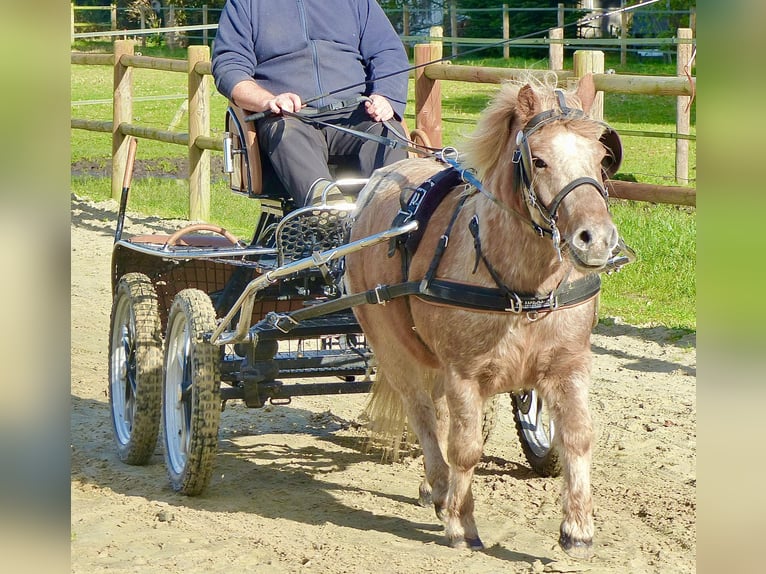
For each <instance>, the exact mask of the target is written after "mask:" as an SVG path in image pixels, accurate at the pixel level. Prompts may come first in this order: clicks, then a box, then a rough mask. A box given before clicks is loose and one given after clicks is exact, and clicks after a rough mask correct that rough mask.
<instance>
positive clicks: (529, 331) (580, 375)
mask: <svg viewBox="0 0 766 574" xmlns="http://www.w3.org/2000/svg"><path fill="white" fill-rule="evenodd" d="M549 83H551V82H549ZM595 95H596V94H595V88H594V85H593V80H592V78H591V77H590V76H586V77H585V78H583V79H582V80H581V81H580V82H579V84H578V86H577V88H576V90H572V91H569V92H566V93H564V92H562V91H561V90H558V91H555V90H554V86H551V85H546V84H545V82H539V81H536V80H533V79H531V78H530V79H529V80H527V81H526V83H525V84H524V85H519V84H512V83H508V84H505V85H503V86H502V87H501V88H500V90H499V92H498V93H497V95H496V96H495V97H494V99H493V100H492V101H491V102H490V104H489V106H488V107H487V108H486V109H485V110H484V112H483V113H482V114H481V117H480V119H479V121H478V123H477V126H476V129H475V131H474V133H473V134H472V135H471V136H470V138H469V139H468V141H467V144H466V149H465V150H464V152H463V153H462V154H461V155H460V162H459V169H461V170H463V169H464V170H465V172H463V173H466V174H471V175H472V176H473V177H474V178H475V179H473V180H471V179H470V178H469V183H463V182H461V183H459V184H458V185H456V186H454V189H451V191H450V192H449V193H448V194H447V195H446V197H445V198H444V199H443V201H442V202H441V203H440V204H439V205H438V207H436V209H435V210H434V211H433V214H432V216H431V217H430V221H428V223H427V226H426V227H425V229H423V228H422V226H421V228H420V229H419V231H418V233H422V237H420V240H419V244H418V245H417V248H416V249H415V250H414V251H412V250H411V251H409V252H408V251H407V249H406V248H405V246H404V245H399V246H398V247H396V248H394V246H389V245H378V246H375V247H372V248H370V249H368V250H365V251H363V252H358V253H355V254H352V255H349V256H348V257H347V260H346V275H345V281H346V286H347V289H348V292H349V293H358V292H362V291H367V290H371V289H375V288H376V286H380V285H395V284H400V283H402V282H412V284H418V283H419V284H421V285H426V284H428V285H431V286H434V285H436V286H439V283H440V282H442V285H441V287H444V289H443V290H444V291H446V292H448V296H447V297H442V296H440V295H439V293H438V292H437V291H438V289H437V290H435V289H430V288H428V286H426V288H424V289H423V290H422V292H418V293H415V294H410V295H408V296H403V297H399V298H394V299H391V300H388V301H387V302H386V304H385V305H384V304H377V305H375V304H372V305H361V306H358V307H355V309H354V312H355V313H356V315H357V318H358V320H359V323H360V324H361V326H362V328H363V329H364V332H365V334H366V335H367V338H368V342H369V343H370V345H371V347H372V349H373V351H374V353H375V357H376V359H377V362H378V380H377V381H376V385H375V386H374V388H373V395H372V397H373V401H374V404H375V405H376V406H374V407H373V409H372V411H373V412H372V416H373V417H375V415H376V413H380V412H384V411H385V412H388V413H389V414H390V413H391V412H397V409H399V410H400V412H401V413H402V414H403V415H406V418H407V425H408V428H410V429H412V430H413V431H414V432H415V434H416V435H417V438H418V440H419V443H420V445H421V447H422V450H423V455H424V465H425V481H424V483H423V485H422V486H421V499H428V500H431V501H432V502H433V505H434V508H435V510H436V514H437V516H438V517H439V518H440V519H441V520H442V521H443V522H444V525H445V534H446V537H447V541H448V543H449V544H450V545H451V546H453V547H458V548H462V547H468V548H472V549H481V548H483V545H482V542H481V539H480V537H479V533H478V531H477V528H476V523H475V521H474V500H473V494H472V491H471V481H472V477H473V472H474V467H475V466H476V464H477V463H478V462H479V459H480V457H481V455H482V449H483V441H482V432H481V428H482V413H483V407H484V404H485V402H486V401H487V400H488V399H489V398H490V397H492V396H493V395H496V394H498V393H507V392H509V391H512V390H520V389H536V390H537V392H538V393H539V395H540V396H541V397H542V398H543V399H544V401H545V404H546V405H547V407H548V408H549V409H550V414H551V417H552V420H553V421H554V423H555V428H556V434H555V440H556V441H557V445H556V446H557V448H558V450H559V457H560V459H561V464H562V474H563V482H564V485H563V492H562V502H563V521H562V523H561V527H560V535H559V544H560V546H561V547H562V548H563V549H564V550H565V551H566V552H567V553H569V554H570V555H572V556H575V557H589V556H591V555H592V539H593V502H592V498H591V485H590V465H591V450H592V443H593V430H592V424H591V416H590V412H589V409H588V386H589V382H590V362H591V357H590V333H591V329H592V327H593V324H594V318H595V316H596V313H597V294H598V288H599V285H600V282H599V281H598V272H599V271H600V270H603V268H604V266H605V265H606V264H607V261H608V260H609V258H610V256H611V255H612V253H613V250H615V248H616V245H617V243H618V233H617V230H616V228H615V226H614V225H613V223H612V219H611V216H610V214H609V211H608V208H607V203H606V191H605V189H604V188H603V176H604V166H608V165H609V163H610V162H612V161H614V160H615V157H613V156H619V155H620V154H619V150H615V149H610V148H609V144H605V143H604V142H605V141H607V139H605V137H604V136H605V134H606V133H609V132H610V130H609V129H608V126H606V125H605V124H603V123H602V122H598V121H595V120H593V119H591V118H589V117H588V115H587V113H588V111H589V110H590V108H591V106H592V104H593V101H594V99H595ZM611 133H612V134H613V132H611ZM613 135H614V136H616V134H613ZM609 141H613V139H612V140H609ZM617 141H619V139H618V140H617ZM612 147H613V148H614V146H612ZM445 167H447V166H446V165H445V164H444V163H443V162H442V161H439V160H437V159H433V158H419V159H406V160H403V161H400V162H398V163H396V164H393V165H391V166H388V167H385V168H382V169H380V170H378V171H377V172H375V174H373V176H372V178H371V179H370V181H369V182H368V184H367V185H366V187H365V188H364V189H363V190H362V192H361V193H360V196H359V198H358V201H357V211H356V213H355V222H354V225H353V228H352V232H351V234H352V236H351V239H352V240H354V239H357V238H361V237H365V236H367V235H371V234H373V233H376V232H379V231H382V230H384V229H386V228H388V227H390V226H391V224H392V221H394V220H395V218H396V217H397V214H398V213H399V212H400V211H402V210H404V207H405V206H406V205H407V202H408V199H409V198H410V197H411V196H412V195H413V193H414V192H415V190H416V189H417V188H418V187H419V186H421V184H422V182H423V181H424V180H427V179H429V178H431V177H432V176H434V175H435V174H437V173H438V172H441V171H442V170H444V169H445ZM607 172H608V170H607ZM471 181H472V182H473V183H474V184H473V185H472V184H471ZM421 223H424V222H421ZM445 235H446V236H448V239H446V240H445V239H444V236H445ZM437 252H438V255H435V254H437ZM594 278H595V280H594ZM445 286H446V287H445ZM575 292H576V293H575ZM464 294H467V295H466V301H467V302H466V304H465V305H463V304H461V303H460V301H459V300H460V299H461V297H463V295H464ZM487 294H489V295H491V296H492V297H491V298H492V299H493V301H495V303H493V305H494V307H493V306H492V305H484V304H483V303H482V304H477V300H479V299H481V298H482V297H483V296H484V295H487ZM455 299H457V300H458V301H457V302H456V301H455ZM498 300H500V301H503V300H505V301H507V303H506V304H505V305H503V304H500V305H497V301H498ZM482 301H483V299H482ZM381 302H382V301H381Z"/></svg>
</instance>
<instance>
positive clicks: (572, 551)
mask: <svg viewBox="0 0 766 574" xmlns="http://www.w3.org/2000/svg"><path fill="white" fill-rule="evenodd" d="M559 546H561V549H562V550H563V551H564V552H566V553H567V554H568V555H569V556H571V557H572V558H577V559H578V560H588V559H589V558H593V541H592V540H576V539H574V538H572V537H571V536H570V535H569V534H565V533H564V532H562V533H561V535H560V536H559Z"/></svg>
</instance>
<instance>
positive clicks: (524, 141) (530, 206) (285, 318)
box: [262, 90, 634, 333]
mask: <svg viewBox="0 0 766 574" xmlns="http://www.w3.org/2000/svg"><path fill="white" fill-rule="evenodd" d="M555 93H556V96H557V100H558V105H559V110H558V111H557V110H546V111H544V112H541V113H539V114H537V115H536V116H534V117H533V118H532V119H531V120H530V121H529V122H528V123H527V124H526V125H525V126H524V128H523V129H522V130H520V131H519V132H518V134H517V138H516V144H517V148H516V150H515V151H514V154H513V159H512V161H513V164H514V170H515V177H514V180H515V182H516V183H515V185H516V191H517V192H518V193H521V194H522V196H523V198H524V203H525V205H526V207H527V212H528V213H527V215H528V217H524V216H523V215H522V214H521V213H519V212H517V211H515V210H513V209H510V208H509V207H508V206H506V205H505V204H503V203H501V202H500V201H499V200H498V199H497V198H496V197H495V196H494V195H493V194H491V193H490V192H488V191H487V190H485V189H484V187H483V186H482V184H481V182H480V181H479V180H478V179H477V178H476V177H475V175H473V174H472V173H471V172H470V171H468V170H465V169H463V168H462V167H461V166H460V164H459V163H458V162H457V159H456V157H457V152H456V150H454V149H452V148H446V149H444V150H441V152H439V153H438V154H435V155H436V157H437V159H438V160H440V161H442V162H443V163H445V164H446V165H447V167H445V169H443V170H441V171H439V172H438V173H436V174H435V175H433V176H431V177H430V178H428V179H427V180H426V181H424V182H423V183H421V184H420V185H419V186H418V187H417V188H416V189H415V191H414V192H413V193H412V194H411V195H410V197H409V198H408V199H407V201H406V203H405V202H402V205H401V207H400V210H399V212H398V213H397V215H396V217H395V218H394V221H393V223H392V226H393V227H398V226H401V225H403V224H405V223H407V222H409V221H411V220H417V221H418V224H419V225H418V229H417V230H416V231H413V232H410V233H409V234H407V235H404V236H401V237H397V238H395V239H392V240H391V243H390V244H389V251H388V255H389V257H391V256H393V255H394V254H395V253H396V251H397V250H398V251H399V252H400V253H401V257H402V277H403V278H404V279H406V278H407V276H408V275H409V273H408V271H409V265H410V262H411V260H412V257H413V255H414V254H415V252H416V250H417V248H418V246H419V244H420V241H421V239H422V237H423V233H424V232H425V228H426V226H427V225H428V221H429V219H430V217H431V216H432V215H433V213H434V212H435V211H436V209H437V207H438V206H439V205H440V204H441V202H442V201H443V200H444V199H445V198H446V197H447V195H449V194H450V193H452V192H454V191H455V190H457V189H458V188H459V187H460V185H461V184H464V188H463V189H464V193H463V195H462V196H461V197H460V198H459V200H458V202H457V204H456V207H455V210H454V212H453V214H452V216H451V218H450V221H449V223H448V224H447V227H446V229H445V230H444V233H443V234H442V235H441V237H440V238H439V242H438V244H437V246H436V249H435V252H434V255H433V258H432V259H431V263H430V264H429V267H428V271H427V272H426V274H425V276H424V277H423V279H421V280H419V281H402V282H401V283H396V284H393V285H377V286H376V287H374V288H373V289H370V290H368V291H364V292H361V293H357V294H354V295H347V296H343V297H340V298H339V299H335V300H331V301H327V302H324V303H319V304H316V305H312V306H311V307H307V308H304V309H299V310H297V311H293V312H291V313H289V314H278V313H273V312H272V313H268V314H267V315H266V317H265V318H264V320H263V322H262V323H263V324H264V327H265V328H269V327H273V328H276V329H278V330H280V331H282V332H285V333H286V332H288V331H290V330H291V329H292V328H294V327H295V326H297V325H298V323H299V322H300V321H301V320H305V319H309V318H312V317H317V316H320V315H326V314H329V313H334V312H336V311H340V310H343V309H348V308H351V307H354V306H356V305H360V304H379V305H384V304H385V303H387V302H388V301H391V300H393V299H396V298H399V297H407V296H416V297H418V298H420V299H423V300H425V301H428V302H430V303H436V304H442V305H448V306H453V307H458V308H461V309H468V310H472V311H483V312H492V313H512V314H516V315H521V314H527V317H528V318H529V319H530V320H536V319H537V318H538V315H539V314H540V313H547V312H551V311H555V310H557V309H563V308H568V307H574V306H576V305H579V304H580V303H583V302H585V301H588V300H589V299H592V298H593V297H595V296H596V295H597V294H598V293H599V291H600V290H601V277H600V275H599V274H598V273H591V274H588V275H585V276H584V277H581V278H580V279H576V280H575V281H571V282H570V281H567V279H568V277H569V275H568V274H567V275H566V276H565V277H564V278H563V279H562V281H561V282H560V283H559V285H558V286H557V287H556V288H555V289H553V290H552V291H550V292H549V293H547V294H545V295H541V296H539V295H537V294H534V293H522V292H518V291H515V290H513V289H511V288H510V287H508V286H507V285H505V284H504V282H503V281H502V278H501V277H500V275H499V273H498V272H497V271H496V270H495V268H494V267H493V265H492V264H491V262H490V261H489V260H488V259H487V257H486V256H485V254H484V252H483V250H482V244H481V239H480V222H479V218H478V216H477V215H474V216H473V217H472V218H471V220H470V221H469V224H468V228H469V231H470V233H471V235H472V236H473V240H474V251H475V256H476V262H475V264H474V269H473V271H474V273H475V272H476V270H477V269H478V265H479V263H480V262H481V263H482V264H483V265H484V266H485V268H486V269H487V271H488V273H489V275H490V277H492V280H493V281H494V282H495V284H496V287H483V286H480V285H473V284H466V283H462V282H458V281H451V280H446V279H439V278H436V276H435V275H436V271H437V269H438V267H439V263H440V262H441V259H442V256H443V255H444V252H445V250H446V248H447V245H448V243H449V237H450V234H451V232H452V229H453V227H454V225H455V222H456V221H457V219H458V216H459V214H460V212H461V210H462V209H463V207H464V205H465V203H466V201H467V200H468V198H469V197H472V196H473V195H475V194H476V193H482V194H484V195H486V196H487V197H489V198H490V199H491V200H492V201H493V202H494V203H495V204H496V205H498V206H501V207H502V208H503V209H504V210H506V211H507V212H509V213H511V214H513V215H514V216H518V217H521V218H522V219H524V220H525V221H526V222H527V223H529V224H530V225H531V226H532V228H533V229H534V230H535V231H536V232H537V234H538V235H540V236H541V237H542V236H546V235H547V236H549V237H550V238H551V240H552V241H553V245H554V248H555V249H556V252H557V254H558V257H559V260H561V248H560V241H561V237H560V233H559V231H558V228H557V226H556V222H557V212H558V208H559V206H560V205H561V203H562V201H563V200H564V199H565V198H566V196H567V195H568V194H569V193H571V192H572V191H573V190H574V189H576V188H578V187H580V186H582V185H589V186H591V187H594V188H595V189H596V190H597V191H598V192H599V194H600V195H601V196H602V197H603V198H604V201H607V191H606V188H605V187H604V185H603V184H602V183H601V182H599V181H597V180H595V179H593V178H591V177H580V178H577V179H575V180H573V181H571V182H570V183H568V184H567V185H565V186H564V187H563V188H562V189H561V190H560V191H559V192H558V193H557V194H556V196H555V197H554V199H553V200H552V201H551V203H550V204H549V205H545V204H543V202H542V201H540V199H539V197H538V195H537V193H536V191H535V189H534V179H533V177H532V173H533V168H534V164H533V157H532V154H531V150H530V147H529V141H528V140H529V136H530V135H532V134H533V133H534V132H536V131H537V130H539V129H541V128H542V127H543V126H545V125H548V124H550V123H552V122H554V121H559V120H566V119H580V118H585V113H584V112H583V111H582V110H577V109H573V108H569V107H568V106H566V104H565V101H564V94H563V91H561V90H556V91H555ZM310 121H314V120H310ZM589 121H597V120H592V119H590V118H589ZM599 123H601V124H603V125H604V126H605V131H604V135H602V137H601V142H602V144H603V145H604V146H605V147H606V148H607V151H608V152H609V153H608V154H607V156H606V157H605V160H604V162H603V163H602V168H603V170H604V172H605V174H606V175H607V176H609V175H611V174H612V173H614V172H616V171H617V169H618V167H619V163H620V161H621V158H622V146H621V143H620V139H619V136H618V135H617V133H616V132H615V131H614V130H613V129H612V128H611V127H609V126H608V125H607V124H604V123H603V122H599ZM371 135H372V134H365V137H367V138H368V139H372V138H371V137H370V136H371ZM378 137H379V136H376V141H377V138H378ZM385 139H388V138H385ZM379 143H387V145H391V146H392V147H393V146H394V145H397V144H398V142H393V143H392V140H389V141H388V142H379ZM418 151H422V150H418ZM540 220H542V221H540ZM618 247H619V252H618V253H617V254H616V255H615V256H613V257H612V259H611V260H610V262H609V263H608V264H607V266H606V269H605V270H606V271H607V272H611V271H613V270H615V269H619V268H620V267H621V266H622V265H624V264H626V263H629V262H631V261H632V260H633V258H634V256H633V252H632V251H631V250H630V248H628V247H627V246H626V245H625V244H624V243H623V242H622V240H620V243H619V244H618Z"/></svg>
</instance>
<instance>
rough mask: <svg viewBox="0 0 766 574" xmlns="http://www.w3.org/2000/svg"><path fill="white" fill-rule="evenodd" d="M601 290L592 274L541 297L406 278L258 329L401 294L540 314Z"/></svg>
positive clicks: (280, 316) (276, 317) (276, 318)
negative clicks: (401, 281) (406, 279)
mask: <svg viewBox="0 0 766 574" xmlns="http://www.w3.org/2000/svg"><path fill="white" fill-rule="evenodd" d="M600 290H601V277H600V276H599V275H598V274H595V273H594V274H591V275H586V276H585V277H582V278H581V279H577V280H576V281H572V282H571V283H567V284H566V285H561V286H559V287H558V288H557V289H556V290H555V291H552V292H551V293H550V294H548V295H546V296H543V297H537V296H535V295H522V294H519V293H513V292H509V291H508V290H507V289H498V288H493V287H481V286H477V285H470V284H466V283H459V282H457V281H448V280H444V279H432V280H431V281H429V282H426V281H406V282H403V283H396V284H394V285H377V286H376V287H375V288H373V289H370V290H369V291H363V292H361V293H356V294H354V295H346V296H344V297H340V298H338V299H333V300H332V301H326V302H324V303H318V304H316V305H312V306H310V307H305V308H303V309H298V310H297V311H291V312H290V313H276V312H273V311H272V312H270V313H267V314H266V317H264V319H263V320H261V321H259V322H258V323H257V324H256V325H255V327H254V328H255V330H256V331H265V330H269V329H277V330H279V331H281V332H282V333H288V332H290V331H291V330H293V329H294V328H295V327H297V326H298V325H299V324H300V322H301V321H305V320H307V319H312V318H314V317H319V316H322V315H329V314H331V313H335V312H337V311H342V310H344V309H350V308H352V307H356V306H357V305H365V304H369V305H385V304H386V303H387V302H388V301H391V300H393V299H397V298H399V297H408V296H415V297H419V298H421V299H423V300H424V301H427V302H430V303H437V304H442V305H449V306H451V307H458V308H460V309H469V310H473V311H484V312H490V313H513V314H516V315H519V314H522V313H538V312H547V311H555V310H557V309H564V308H567V307H574V306H576V305H579V304H580V303H583V302H585V301H587V300H589V299H591V298H593V297H595V296H596V295H597V294H598V292H599V291H600Z"/></svg>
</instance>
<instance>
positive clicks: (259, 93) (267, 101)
mask: <svg viewBox="0 0 766 574" xmlns="http://www.w3.org/2000/svg"><path fill="white" fill-rule="evenodd" d="M231 99H232V101H233V102H234V104H235V105H237V106H239V107H240V108H242V109H243V110H245V111H246V112H248V113H258V112H268V111H271V112H273V113H275V114H281V113H282V110H284V111H286V112H297V111H298V110H300V109H301V108H302V107H303V103H302V102H301V98H300V96H299V95H298V94H293V93H292V92H285V93H283V94H277V95H276V96H275V95H274V94H272V93H271V92H270V91H268V90H265V89H263V88H262V87H261V86H259V85H258V84H257V83H256V82H255V80H242V81H241V82H239V83H238V84H236V85H235V86H234V88H233V89H232V90H231Z"/></svg>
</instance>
